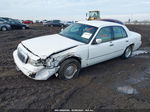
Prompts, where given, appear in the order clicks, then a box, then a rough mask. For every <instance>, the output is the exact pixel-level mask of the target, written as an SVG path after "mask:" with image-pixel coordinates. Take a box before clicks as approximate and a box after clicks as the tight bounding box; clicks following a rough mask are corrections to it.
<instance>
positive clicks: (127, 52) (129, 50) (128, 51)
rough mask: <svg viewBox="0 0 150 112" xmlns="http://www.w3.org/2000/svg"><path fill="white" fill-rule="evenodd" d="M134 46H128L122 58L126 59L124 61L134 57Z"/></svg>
mask: <svg viewBox="0 0 150 112" xmlns="http://www.w3.org/2000/svg"><path fill="white" fill-rule="evenodd" d="M132 51H133V50H132V46H131V45H130V46H128V47H127V48H126V50H125V51H124V54H123V55H122V57H123V58H124V59H128V58H130V57H131V56H132Z"/></svg>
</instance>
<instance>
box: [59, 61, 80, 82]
mask: <svg viewBox="0 0 150 112" xmlns="http://www.w3.org/2000/svg"><path fill="white" fill-rule="evenodd" d="M80 69H81V65H80V62H79V61H77V60H76V59H73V58H71V59H67V60H66V61H64V62H63V63H62V64H61V65H60V69H59V71H58V74H59V75H58V77H59V78H60V79H67V80H68V79H72V78H74V77H77V76H78V75H79V72H80Z"/></svg>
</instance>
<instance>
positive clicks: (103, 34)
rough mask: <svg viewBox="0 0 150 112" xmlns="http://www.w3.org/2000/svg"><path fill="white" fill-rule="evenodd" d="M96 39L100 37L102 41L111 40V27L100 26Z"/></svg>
mask: <svg viewBox="0 0 150 112" xmlns="http://www.w3.org/2000/svg"><path fill="white" fill-rule="evenodd" d="M96 39H102V42H108V41H111V40H112V31H111V27H104V28H101V29H100V31H99V32H98V34H97V35H96Z"/></svg>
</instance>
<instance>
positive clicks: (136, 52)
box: [132, 50, 148, 56]
mask: <svg viewBox="0 0 150 112" xmlns="http://www.w3.org/2000/svg"><path fill="white" fill-rule="evenodd" d="M147 53H148V52H147V51H145V50H137V51H134V52H133V53H132V56H137V55H140V54H147Z"/></svg>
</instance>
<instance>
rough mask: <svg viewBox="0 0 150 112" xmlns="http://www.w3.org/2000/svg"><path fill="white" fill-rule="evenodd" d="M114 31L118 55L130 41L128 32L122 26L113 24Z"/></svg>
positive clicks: (114, 45)
mask: <svg viewBox="0 0 150 112" xmlns="http://www.w3.org/2000/svg"><path fill="white" fill-rule="evenodd" d="M112 31H113V41H112V43H113V48H114V49H115V50H116V56H120V55H122V54H123V53H124V51H125V49H126V47H127V46H128V43H129V38H128V35H127V32H126V31H125V29H124V28H123V27H122V26H112Z"/></svg>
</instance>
